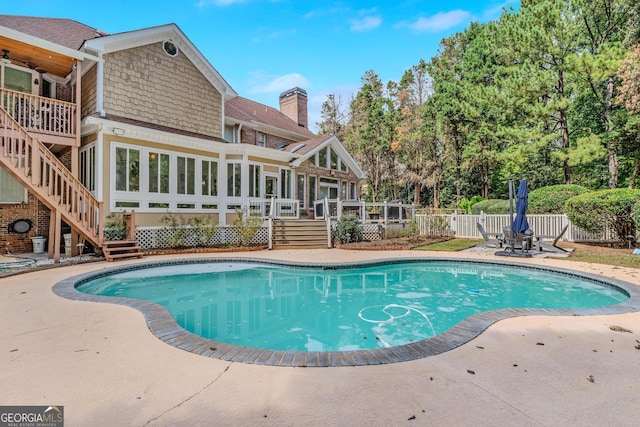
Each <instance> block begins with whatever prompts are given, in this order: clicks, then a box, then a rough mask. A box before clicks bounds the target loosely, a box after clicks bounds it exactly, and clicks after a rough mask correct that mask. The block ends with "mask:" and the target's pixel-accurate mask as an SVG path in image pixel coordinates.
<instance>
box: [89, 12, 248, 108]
mask: <svg viewBox="0 0 640 427" xmlns="http://www.w3.org/2000/svg"><path fill="white" fill-rule="evenodd" d="M163 41H171V42H172V43H173V44H174V45H176V47H178V49H180V51H181V52H182V53H184V55H185V56H186V57H187V58H189V60H190V61H191V62H192V63H193V65H195V67H196V68H197V69H198V70H199V71H200V72H201V73H202V75H204V76H205V77H206V78H207V80H209V82H210V83H211V84H212V85H213V86H214V87H215V88H216V89H217V90H218V91H219V92H220V93H221V94H222V95H223V96H224V98H225V99H230V98H233V97H236V96H238V94H237V93H236V92H235V91H234V90H233V88H232V87H231V85H230V84H229V83H227V81H226V80H225V79H224V78H223V77H222V75H221V74H220V73H219V72H218V70H216V69H215V68H214V66H213V65H211V63H210V62H209V61H208V60H207V58H205V57H204V55H203V54H202V53H201V52H200V51H199V50H198V49H197V48H196V46H195V45H194V44H193V43H192V42H191V40H189V38H188V37H187V36H186V35H185V34H184V33H183V32H182V30H180V28H179V27H178V26H177V25H176V24H166V25H160V26H157V27H149V28H143V29H141V30H134V31H126V32H123V33H117V34H110V35H106V36H104V37H99V38H94V39H90V40H86V41H85V43H84V45H83V49H84V50H85V51H90V52H96V53H101V54H104V53H112V52H118V51H121V50H126V49H132V48H136V47H139V46H145V45H149V44H152V43H159V42H163Z"/></svg>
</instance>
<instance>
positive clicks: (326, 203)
mask: <svg viewBox="0 0 640 427" xmlns="http://www.w3.org/2000/svg"><path fill="white" fill-rule="evenodd" d="M324 211H325V216H324V218H325V222H326V223H327V248H329V249H331V248H332V242H331V215H329V199H328V198H327V197H325V198H324Z"/></svg>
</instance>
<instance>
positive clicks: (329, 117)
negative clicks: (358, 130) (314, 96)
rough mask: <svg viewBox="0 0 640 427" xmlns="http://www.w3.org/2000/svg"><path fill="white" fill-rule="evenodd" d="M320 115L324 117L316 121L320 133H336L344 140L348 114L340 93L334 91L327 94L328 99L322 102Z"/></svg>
mask: <svg viewBox="0 0 640 427" xmlns="http://www.w3.org/2000/svg"><path fill="white" fill-rule="evenodd" d="M320 117H322V121H321V122H319V123H316V126H317V127H318V135H335V136H337V137H338V139H340V140H342V139H343V137H344V128H345V126H346V123H347V115H346V112H345V111H344V106H343V105H342V97H341V96H340V95H337V96H336V95H335V94H333V93H330V94H329V95H327V100H326V101H324V102H323V103H322V110H321V111H320Z"/></svg>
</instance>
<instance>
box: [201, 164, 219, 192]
mask: <svg viewBox="0 0 640 427" xmlns="http://www.w3.org/2000/svg"><path fill="white" fill-rule="evenodd" d="M202 195H203V196H217V195H218V162H215V161H210V160H203V161H202Z"/></svg>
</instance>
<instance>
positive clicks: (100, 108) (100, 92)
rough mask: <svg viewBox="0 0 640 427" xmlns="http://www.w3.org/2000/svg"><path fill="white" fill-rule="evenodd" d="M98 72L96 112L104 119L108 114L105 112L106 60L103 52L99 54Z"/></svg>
mask: <svg viewBox="0 0 640 427" xmlns="http://www.w3.org/2000/svg"><path fill="white" fill-rule="evenodd" d="M98 58H100V61H99V62H98V64H97V66H98V71H97V73H96V74H97V75H96V111H97V112H98V114H100V117H104V116H106V115H107V113H106V112H105V111H104V58H102V52H99V53H98Z"/></svg>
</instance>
